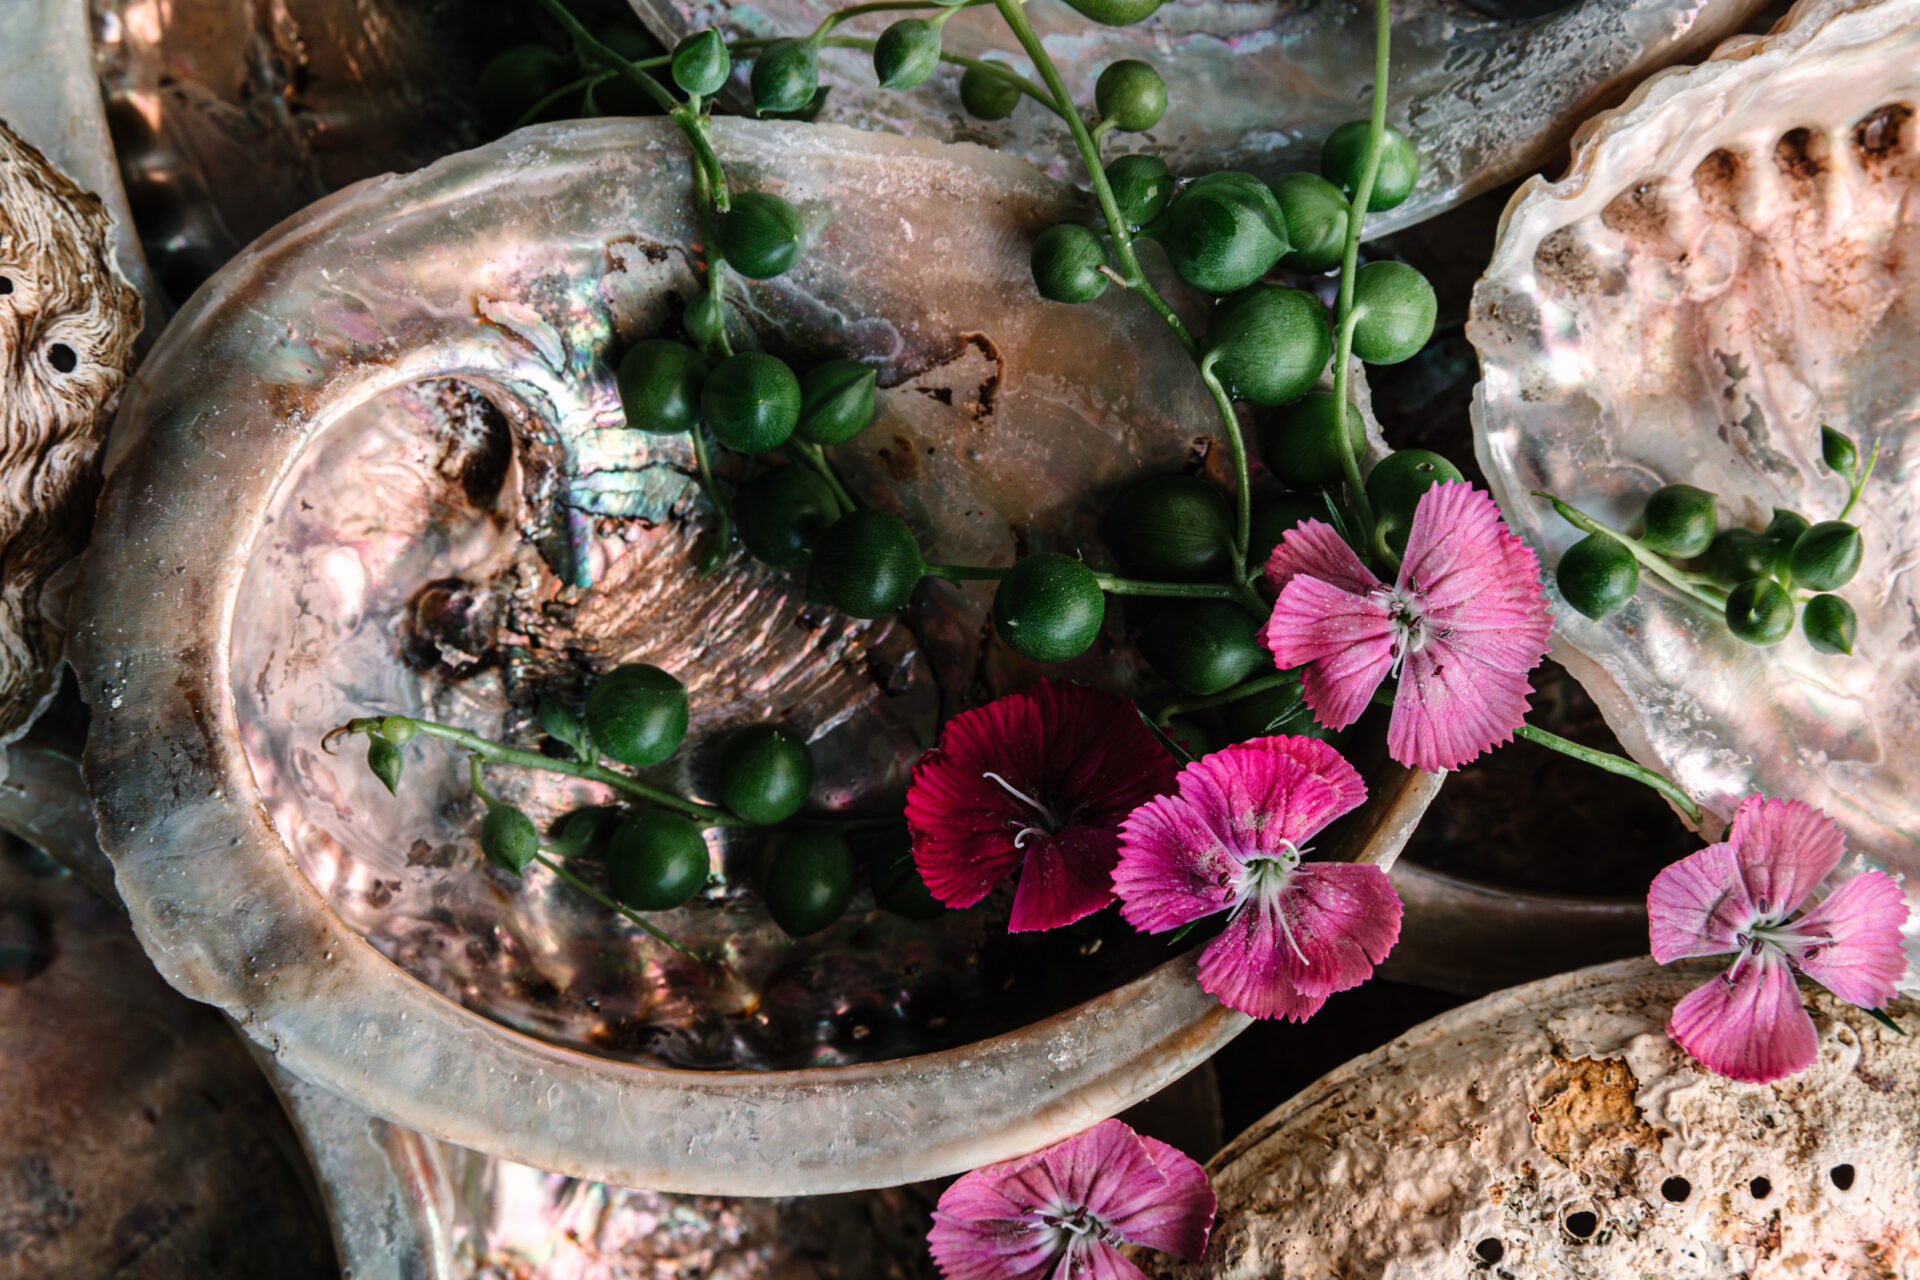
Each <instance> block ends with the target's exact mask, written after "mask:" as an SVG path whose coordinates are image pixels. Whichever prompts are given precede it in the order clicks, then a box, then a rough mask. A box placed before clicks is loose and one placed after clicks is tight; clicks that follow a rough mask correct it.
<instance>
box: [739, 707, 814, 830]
mask: <svg viewBox="0 0 1920 1280" xmlns="http://www.w3.org/2000/svg"><path fill="white" fill-rule="evenodd" d="M812 790H813V754H812V753H811V752H810V751H808V750H807V744H806V741H805V739H803V738H801V736H800V735H799V734H797V733H795V732H794V731H793V730H791V729H789V728H786V727H785V726H783V725H774V724H757V725H752V726H750V727H748V728H745V729H742V730H740V732H738V733H736V734H734V735H733V737H732V738H730V739H728V740H727V749H726V753H725V754H724V755H723V756H721V758H720V802H721V803H722V804H724V805H726V806H727V808H729V809H731V810H733V812H734V813H735V814H737V815H738V816H740V817H742V818H745V819H746V820H747V821H748V822H752V823H756V824H758V825H760V826H763V827H767V826H772V825H773V824H774V823H776V822H785V821H786V820H787V819H788V818H791V817H792V816H793V815H794V814H796V813H798V812H800V807H801V806H802V805H804V804H805V803H806V802H807V793H808V792H810V791H812Z"/></svg>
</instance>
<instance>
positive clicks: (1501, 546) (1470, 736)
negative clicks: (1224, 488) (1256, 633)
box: [1266, 480, 1553, 770]
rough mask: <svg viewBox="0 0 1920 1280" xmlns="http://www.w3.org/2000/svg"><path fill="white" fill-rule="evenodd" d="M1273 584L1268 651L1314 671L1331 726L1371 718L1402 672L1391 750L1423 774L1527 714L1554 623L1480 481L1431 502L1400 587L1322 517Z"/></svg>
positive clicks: (1298, 540) (1288, 547)
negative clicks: (1371, 708)
mask: <svg viewBox="0 0 1920 1280" xmlns="http://www.w3.org/2000/svg"><path fill="white" fill-rule="evenodd" d="M1267 581H1268V582H1269V583H1271V584H1272V586H1273V588H1274V590H1276V591H1278V592H1279V593H1280V595H1279V599H1278V600H1276V601H1275V602H1274V606H1273V616H1272V618H1271V619H1270V620H1269V621H1268V623H1267V630H1266V637H1267V646H1268V647H1269V648H1270V649H1272V650H1273V656H1274V661H1275V662H1276V663H1278V664H1279V666H1280V667H1281V668H1282V669H1287V668H1292V667H1301V668H1304V670H1302V672H1301V695H1302V696H1303V697H1304V698H1305V699H1306V703H1307V705H1308V706H1309V707H1311V708H1312V709H1313V713H1314V715H1315V716H1316V717H1317V718H1318V719H1319V721H1320V723H1321V724H1324V725H1326V726H1327V727H1328V728H1330V729H1344V728H1346V727H1347V726H1348V725H1350V724H1352V723H1353V722H1354V721H1355V720H1358V719H1359V718H1360V713H1361V712H1363V711H1365V710H1366V709H1367V704H1368V703H1369V702H1371V701H1372V700H1373V695H1374V692H1375V691H1376V690H1377V689H1379V687H1380V685H1381V684H1382V682H1384V681H1385V680H1386V678H1387V677H1388V676H1389V675H1392V676H1395V677H1397V678H1398V685H1397V687H1396V688H1395V690H1394V694H1393V717H1392V719H1391V720H1390V721H1389V722H1388V724H1387V753H1388V754H1389V755H1391V756H1392V757H1393V758H1394V759H1395V760H1397V761H1398V762H1400V763H1401V764H1404V765H1407V766H1409V767H1412V768H1416V769H1429V770H1442V769H1457V768H1459V767H1460V766H1461V765H1463V764H1465V763H1466V762H1467V761H1469V760H1471V759H1473V758H1474V757H1475V756H1478V755H1479V754H1481V753H1482V752H1483V751H1485V750H1487V748H1489V747H1492V746H1494V745H1496V744H1498V743H1502V742H1506V741H1509V740H1510V739H1511V738H1512V737H1513V731H1514V730H1515V729H1517V728H1519V727H1520V724H1521V722H1522V721H1523V720H1524V719H1525V718H1526V714H1527V695H1528V694H1529V693H1531V692H1533V688H1532V686H1531V685H1529V684H1528V683H1527V673H1528V672H1529V671H1531V670H1533V669H1534V668H1535V667H1536V666H1538V665H1540V659H1541V658H1543V657H1545V656H1546V652H1547V635H1548V633H1549V632H1550V631H1551V630H1552V627H1553V615H1552V613H1550V612H1549V611H1548V609H1547V600H1546V595H1545V593H1544V592H1543V591H1542V590H1541V588H1540V563H1539V561H1538V560H1537V559H1536V558H1535V557H1534V554H1533V551H1532V549H1531V548H1529V547H1528V546H1527V545H1526V544H1525V543H1523V542H1521V541H1520V539H1518V538H1516V537H1515V536H1514V535H1513V533H1512V532H1511V531H1510V530H1509V529H1508V528H1507V526H1506V522H1505V521H1503V520H1502V519H1501V518H1500V508H1499V507H1497V506H1495V505H1494V502H1493V499H1492V498H1489V497H1488V496H1487V495H1486V494H1484V493H1481V492H1480V491H1479V490H1477V489H1475V488H1473V487H1472V486H1471V485H1468V484H1465V483H1463V482H1461V481H1457V480H1454V481H1448V482H1446V483H1444V484H1437V485H1435V486H1434V487H1433V488H1431V489H1428V490H1427V491H1426V492H1425V493H1424V494H1422V495H1421V496H1420V502H1419V505H1418V506H1416V507H1415V508H1414V514H1413V527H1412V529H1411V530H1410V531H1409V532H1408V535H1407V554H1406V558H1405V559H1404V560H1402V561H1401V563H1400V573H1399V576H1398V577H1397V578H1396V579H1395V580H1394V583H1393V585H1392V586H1388V585H1387V584H1386V583H1384V582H1382V581H1380V579H1379V578H1377V577H1375V576H1374V575H1373V573H1372V572H1371V571H1370V570H1369V569H1368V568H1367V567H1366V566H1365V565H1363V564H1362V563H1360V557H1358V556H1357V555H1355V554H1354V553H1353V548H1351V547H1349V546H1348V545H1347V544H1346V541H1345V540H1344V539H1342V538H1341V537H1340V535H1339V534H1337V533H1335V532H1334V531H1333V529H1332V528H1331V527H1330V526H1328V525H1326V524H1324V523H1322V522H1321V521H1318V520H1308V521H1305V522H1303V523H1302V524H1300V525H1299V526H1297V527H1296V528H1294V529H1292V530H1290V531H1289V532H1288V533H1287V534H1286V536H1285V537H1283V538H1282V539H1281V540H1280V545H1279V546H1277V547H1275V548H1274V549H1273V554H1272V556H1271V557H1269V558H1268V560H1267Z"/></svg>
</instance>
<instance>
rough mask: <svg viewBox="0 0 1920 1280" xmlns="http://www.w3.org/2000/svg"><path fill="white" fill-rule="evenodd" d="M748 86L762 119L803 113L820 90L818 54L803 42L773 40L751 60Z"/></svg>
mask: <svg viewBox="0 0 1920 1280" xmlns="http://www.w3.org/2000/svg"><path fill="white" fill-rule="evenodd" d="M748 85H749V87H751V88H752V90H753V105H754V109H755V110H756V111H758V112H759V113H760V114H761V115H763V116H764V115H768V114H771V113H774V112H783V111H801V110H804V109H805V108H806V107H807V105H808V104H809V103H811V102H812V101H813V95H814V94H815V92H817V91H818V90H819V88H820V52H819V50H817V49H815V48H814V47H813V45H812V44H811V43H809V42H808V41H805V40H791V39H790V40H776V41H775V42H774V43H772V44H770V45H768V46H767V47H766V48H765V49H762V50H761V51H760V56H759V57H757V58H755V59H754V60H753V74H752V75H751V76H750V77H749V79H748Z"/></svg>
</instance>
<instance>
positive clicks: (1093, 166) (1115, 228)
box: [550, 0, 1385, 355]
mask: <svg viewBox="0 0 1920 1280" xmlns="http://www.w3.org/2000/svg"><path fill="white" fill-rule="evenodd" d="M550 2H551V3H556V4H557V3H558V2H559V0H550ZM1382 3H1385V0H1382ZM993 5H994V8H996V9H998V10H999V11H1000V16H1001V17H1002V18H1004V19H1006V23H1007V27H1008V29H1010V30H1011V31H1012V32H1013V35H1014V39H1016V40H1018V41H1019V42H1020V47H1021V48H1022V49H1024V50H1026V53H1027V57H1028V58H1029V59H1030V60H1031V61H1032V62H1033V65H1034V69H1035V70H1036V71H1038V72H1039V73H1040V79H1041V80H1042V81H1043V82H1044V83H1045V84H1046V86H1047V90H1048V92H1049V93H1051V94H1052V95H1053V102H1054V110H1055V111H1057V112H1058V113H1059V115H1060V118H1061V119H1062V120H1065V121H1066V122H1067V128H1068V129H1070V130H1071V131H1072V132H1073V145H1074V146H1075V147H1076V148H1077V149H1078V150H1079V152H1080V162H1081V163H1082V164H1084V165H1085V166H1086V169H1087V177H1088V178H1089V179H1090V180H1091V181H1092V183H1093V194H1094V198H1095V199H1097V200H1098V201H1099V202H1100V212H1101V214H1102V216H1104V217H1105V218H1106V220H1107V231H1108V233H1109V234H1110V235H1111V236H1112V237H1113V256H1114V257H1116V258H1118V259H1119V260H1120V273H1121V274H1122V275H1124V276H1125V277H1126V278H1127V283H1128V285H1130V286H1131V287H1132V289H1133V291H1134V292H1135V293H1137V294H1139V295H1140V296H1141V297H1143V298H1145V299H1146V300H1147V305H1149V306H1151V307H1152V308H1153V309H1154V310H1155V311H1156V312H1158V313H1159V316H1160V318H1161V319H1162V320H1164V321H1166V323H1167V327H1168V328H1169V329H1172V330H1173V333H1174V336H1175V337H1177V338H1179V339H1180V345H1182V346H1184V347H1185V348H1186V349H1187V354H1188V355H1197V354H1198V353H1199V350H1200V348H1199V346H1198V344H1196V343H1195V342H1194V340H1193V335H1192V334H1191V333H1189V332H1187V326H1186V324H1185V323H1184V322H1182V321H1181V319H1180V317H1179V316H1177V315H1175V314H1174V313H1173V308H1172V307H1170V306H1168V305H1167V300H1166V299H1165V298H1162V297H1161V296H1160V294H1159V292H1158V291H1157V290H1155V289H1154V287H1153V285H1152V284H1151V283H1149V282H1148V280H1147V276H1146V273H1145V272H1144V271H1142V270H1141V269H1140V259H1139V257H1138V256H1136V255H1135V253H1134V251H1133V239H1132V236H1131V234H1130V233H1129V232H1128V230H1127V221H1126V219H1125V218H1123V217H1121V216H1120V205H1119V203H1118V202H1117V201H1116V200H1114V198H1113V187H1112V186H1111V185H1110V184H1109V183H1108V182H1107V174H1106V170H1105V169H1103V168H1102V167H1101V165H1100V148H1099V146H1098V145H1097V144H1096V143H1095V142H1094V140H1093V135H1092V134H1090V133H1088V132H1087V124H1086V121H1084V120H1082V119H1081V118H1080V113H1079V112H1078V111H1075V110H1074V109H1073V95H1072V94H1071V93H1070V92H1068V90H1067V85H1066V81H1064V80H1062V79H1061V78H1060V68H1058V67H1056V66H1054V64H1053V57H1052V55H1051V54H1049V53H1048V52H1047V47H1046V46H1045V45H1043V44H1041V43H1040V37H1039V35H1038V34H1036V33H1035V31H1034V29H1033V24H1032V23H1031V22H1028V21H1027V14H1026V10H1025V9H1023V8H1021V0H993Z"/></svg>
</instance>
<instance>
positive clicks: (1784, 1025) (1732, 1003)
mask: <svg viewBox="0 0 1920 1280" xmlns="http://www.w3.org/2000/svg"><path fill="white" fill-rule="evenodd" d="M1729 978H1731V979H1732V980H1731V981H1729ZM1667 1034H1668V1035H1670V1036H1672V1037H1673V1040H1674V1043H1676V1044H1678V1045H1679V1046H1680V1047H1681V1048H1682V1049H1685V1050H1686V1051H1687V1052H1688V1053H1690V1054H1692V1055H1693V1056H1694V1057H1695V1058H1698V1059H1699V1060H1700V1062H1701V1064H1702V1065H1703V1066H1705V1067H1706V1068H1707V1069H1708V1070H1709V1071H1712V1072H1715V1073H1716V1074H1719V1075H1723V1076H1726V1077H1728V1078H1729V1079H1733V1080H1744V1081H1746V1082H1747V1083H1749V1084H1766V1083H1768V1082H1769V1081H1773V1080H1778V1079H1780V1078H1782V1077H1783V1076H1790V1075H1792V1074H1793V1073H1794V1072H1796V1071H1804V1070H1805V1069H1806V1068H1808V1067H1810V1066H1812V1065H1813V1060H1814V1058H1815V1057H1816V1056H1818V1053H1819V1038H1818V1036H1817V1035H1816V1034H1815V1033H1814V1029H1813V1019H1812V1018H1811V1017H1809V1016H1808V1015H1807V1010H1806V1006H1805V1005H1803V1004H1802V1003H1801V1002H1800V988H1798V987H1797V986H1795V985H1794V981H1793V970H1792V969H1791V968H1789V967H1788V965H1787V962H1786V958H1785V957H1783V956H1781V955H1780V954H1779V953H1778V952H1775V951H1772V950H1767V951H1763V952H1761V953H1760V954H1759V955H1758V956H1755V957H1752V958H1750V959H1748V960H1747V962H1746V963H1745V964H1742V965H1739V966H1737V970H1728V972H1727V973H1726V974H1723V975H1721V976H1720V977H1718V978H1715V979H1713V980H1712V981H1711V982H1709V983H1707V984H1706V985H1705V986H1704V987H1700V988H1699V989H1698V990H1695V991H1693V992H1691V993H1689V994H1688V995H1687V997H1686V998H1685V999H1684V1000H1682V1001H1681V1002H1680V1003H1679V1004H1678V1005H1677V1006H1675V1008H1674V1010H1673V1016H1672V1017H1671V1018H1670V1019H1668V1021H1667Z"/></svg>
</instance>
